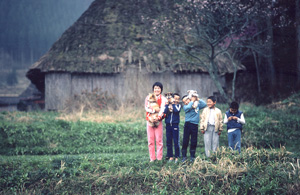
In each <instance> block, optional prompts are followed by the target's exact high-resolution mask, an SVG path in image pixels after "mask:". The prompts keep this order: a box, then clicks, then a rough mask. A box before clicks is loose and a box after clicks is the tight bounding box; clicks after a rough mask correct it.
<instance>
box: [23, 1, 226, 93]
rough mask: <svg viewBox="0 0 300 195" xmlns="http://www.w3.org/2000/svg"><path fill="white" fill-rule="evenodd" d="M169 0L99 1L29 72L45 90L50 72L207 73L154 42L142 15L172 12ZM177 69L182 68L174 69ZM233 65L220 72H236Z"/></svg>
mask: <svg viewBox="0 0 300 195" xmlns="http://www.w3.org/2000/svg"><path fill="white" fill-rule="evenodd" d="M170 2H171V1H167V0H138V1H137V0H126V1H119V0H95V1H94V2H93V3H92V4H91V6H90V7H89V8H88V10H87V11H86V12H85V13H84V14H83V15H82V16H81V17H80V18H79V19H78V20H77V21H76V22H75V23H74V24H73V25H72V26H71V27H70V28H69V29H68V30H66V31H65V32H64V33H63V35H62V36H61V37H60V39H59V40H58V41H56V42H55V43H54V44H53V46H52V47H51V48H50V50H49V51H48V52H47V53H46V54H45V55H44V56H43V57H41V58H40V60H39V61H37V62H36V63H35V64H33V66H32V67H31V68H30V70H29V71H28V73H27V77H28V78H29V79H30V80H31V81H32V82H33V83H34V84H36V85H37V87H38V88H39V89H41V85H42V83H41V82H44V81H43V78H44V74H45V73H46V72H50V71H59V72H77V73H78V72H79V73H102V74H103V73H104V74H105V73H120V72H122V71H124V70H125V69H126V67H127V66H129V65H136V66H138V67H139V68H141V69H145V70H147V71H149V72H158V71H162V70H166V69H170V70H171V71H174V72H177V71H193V72H194V71H200V72H206V70H205V69H204V68H201V67H194V66H192V65H188V64H180V63H179V64H178V63H177V62H174V58H172V59H171V57H170V55H169V52H168V51H167V50H166V49H165V48H164V46H163V45H162V44H161V43H160V42H153V41H152V40H151V38H150V30H149V27H148V26H146V25H145V24H144V23H143V21H142V16H143V17H144V18H146V17H154V16H158V15H159V14H160V13H163V10H164V9H168V7H170V6H171V5H170ZM171 64H177V65H173V66H171ZM227 64H228V63H220V64H219V67H220V71H222V72H225V73H226V72H232V70H231V69H232V67H230V66H228V65H227Z"/></svg>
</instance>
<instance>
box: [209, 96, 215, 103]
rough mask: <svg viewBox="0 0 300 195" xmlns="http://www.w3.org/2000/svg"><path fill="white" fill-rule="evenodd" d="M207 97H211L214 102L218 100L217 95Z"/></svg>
mask: <svg viewBox="0 0 300 195" xmlns="http://www.w3.org/2000/svg"><path fill="white" fill-rule="evenodd" d="M207 99H210V100H211V101H213V102H216V101H217V99H216V97H215V96H209V97H208V98H207Z"/></svg>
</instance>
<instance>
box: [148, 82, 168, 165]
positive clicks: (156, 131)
mask: <svg viewBox="0 0 300 195" xmlns="http://www.w3.org/2000/svg"><path fill="white" fill-rule="evenodd" d="M152 90H153V93H154V95H155V97H156V102H157V103H158V105H159V108H155V109H153V108H152V107H151V105H150V102H149V95H148V96H147V97H146V99H145V110H146V120H147V137H148V148H149V155H150V162H152V161H154V160H156V159H157V160H162V158H163V125H162V119H163V118H164V108H165V105H166V103H167V99H166V98H165V97H164V96H163V95H161V93H162V91H163V85H162V84H161V83H160V82H156V83H154V84H153V87H152ZM153 113H158V117H157V118H156V119H152V118H151V117H150V115H151V114H153ZM150 120H151V121H150ZM150 122H151V123H152V124H153V123H158V125H154V126H153V125H152V124H151V123H150ZM155 142H156V156H155Z"/></svg>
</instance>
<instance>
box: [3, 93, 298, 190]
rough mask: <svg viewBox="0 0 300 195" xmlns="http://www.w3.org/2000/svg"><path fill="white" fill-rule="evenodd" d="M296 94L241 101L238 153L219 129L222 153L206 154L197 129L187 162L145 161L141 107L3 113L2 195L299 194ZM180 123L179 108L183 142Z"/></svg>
mask: <svg viewBox="0 0 300 195" xmlns="http://www.w3.org/2000/svg"><path fill="white" fill-rule="evenodd" d="M298 96H299V95H298ZM298 96H296V98H295V97H293V101H290V100H289V99H287V100H284V101H282V102H280V103H278V104H273V105H271V106H268V107H256V106H254V105H252V104H243V105H242V106H241V110H243V111H244V113H245V119H246V122H247V125H246V126H245V129H244V131H243V135H242V136H243V140H242V146H243V148H242V154H241V155H238V154H232V152H231V151H229V150H228V149H227V135H226V132H224V133H222V134H221V137H220V150H219V151H218V152H217V153H215V154H214V155H213V156H211V157H210V158H206V157H205V155H204V144H203V136H202V134H201V135H200V136H199V138H198V147H197V152H196V155H197V158H196V160H195V162H194V163H186V164H181V163H178V164H174V163H168V162H167V161H165V160H163V161H162V162H154V163H150V162H149V154H148V147H147V135H146V123H145V120H144V117H145V116H144V115H145V114H144V111H143V109H128V108H124V107H121V108H120V109H118V110H117V111H116V110H110V109H107V110H105V111H103V112H101V113H99V112H98V113H95V112H94V113H91V112H90V113H83V112H81V113H76V114H64V113H56V112H30V113H23V112H13V113H9V112H2V113H0V194H170V193H172V194H296V193H299V191H300V182H299V181H300V172H299V171H300V165H299V146H300V144H299V141H298V140H299V138H300V132H299V130H300V118H299V114H300V108H299V101H295V99H296V100H297V98H298ZM299 99H300V98H299ZM217 106H218V107H219V108H220V109H221V110H222V111H223V112H224V111H225V110H226V109H227V106H226V105H217ZM183 124H184V113H183V112H181V124H180V131H181V139H182V131H183ZM224 129H226V128H224ZM164 141H165V137H164ZM181 141H182V140H181ZM165 153H166V148H164V154H165Z"/></svg>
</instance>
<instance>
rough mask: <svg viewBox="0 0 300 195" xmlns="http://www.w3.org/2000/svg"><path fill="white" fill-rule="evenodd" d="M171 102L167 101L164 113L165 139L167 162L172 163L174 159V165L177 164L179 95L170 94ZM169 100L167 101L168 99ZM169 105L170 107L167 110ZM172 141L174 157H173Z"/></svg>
mask: <svg viewBox="0 0 300 195" xmlns="http://www.w3.org/2000/svg"><path fill="white" fill-rule="evenodd" d="M172 99H173V101H172V100H170V101H168V104H166V106H165V110H164V113H165V114H166V118H165V123H166V137H167V158H168V159H169V162H172V161H173V160H174V157H175V163H177V162H178V158H179V141H180V140H179V123H180V110H181V105H180V104H179V101H180V95H179V94H178V93H174V94H172ZM168 100H169V99H168ZM170 104H171V105H172V107H171V108H169V106H170ZM173 141H174V149H175V156H173Z"/></svg>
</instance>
